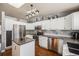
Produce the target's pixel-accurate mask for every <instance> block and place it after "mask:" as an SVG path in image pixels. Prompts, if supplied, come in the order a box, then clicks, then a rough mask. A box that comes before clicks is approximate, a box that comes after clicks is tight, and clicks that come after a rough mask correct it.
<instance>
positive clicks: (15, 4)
mask: <svg viewBox="0 0 79 59" xmlns="http://www.w3.org/2000/svg"><path fill="white" fill-rule="evenodd" d="M8 4H10V5H11V6H13V7H16V8H20V7H21V6H22V5H23V4H24V3H8Z"/></svg>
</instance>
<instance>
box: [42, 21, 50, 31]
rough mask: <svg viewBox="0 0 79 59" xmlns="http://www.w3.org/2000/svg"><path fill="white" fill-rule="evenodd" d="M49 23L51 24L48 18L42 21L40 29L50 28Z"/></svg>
mask: <svg viewBox="0 0 79 59" xmlns="http://www.w3.org/2000/svg"><path fill="white" fill-rule="evenodd" d="M50 25H51V22H50V20H45V21H42V29H44V30H50V28H51V27H50Z"/></svg>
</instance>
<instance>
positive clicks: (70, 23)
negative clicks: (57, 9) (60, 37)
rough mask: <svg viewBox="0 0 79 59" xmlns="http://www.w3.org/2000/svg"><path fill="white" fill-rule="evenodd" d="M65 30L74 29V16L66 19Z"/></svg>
mask: <svg viewBox="0 0 79 59" xmlns="http://www.w3.org/2000/svg"><path fill="white" fill-rule="evenodd" d="M64 29H65V30H71V29H72V14H70V15H68V16H66V17H65V19H64Z"/></svg>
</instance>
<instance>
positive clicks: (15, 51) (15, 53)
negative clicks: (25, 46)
mask: <svg viewBox="0 0 79 59" xmlns="http://www.w3.org/2000/svg"><path fill="white" fill-rule="evenodd" d="M12 55H13V56H19V55H20V46H19V45H17V44H16V43H15V42H12Z"/></svg>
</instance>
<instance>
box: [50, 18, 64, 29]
mask: <svg viewBox="0 0 79 59" xmlns="http://www.w3.org/2000/svg"><path fill="white" fill-rule="evenodd" d="M50 21H51V25H50V26H51V30H63V29H64V17H61V18H56V19H52V20H50Z"/></svg>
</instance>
